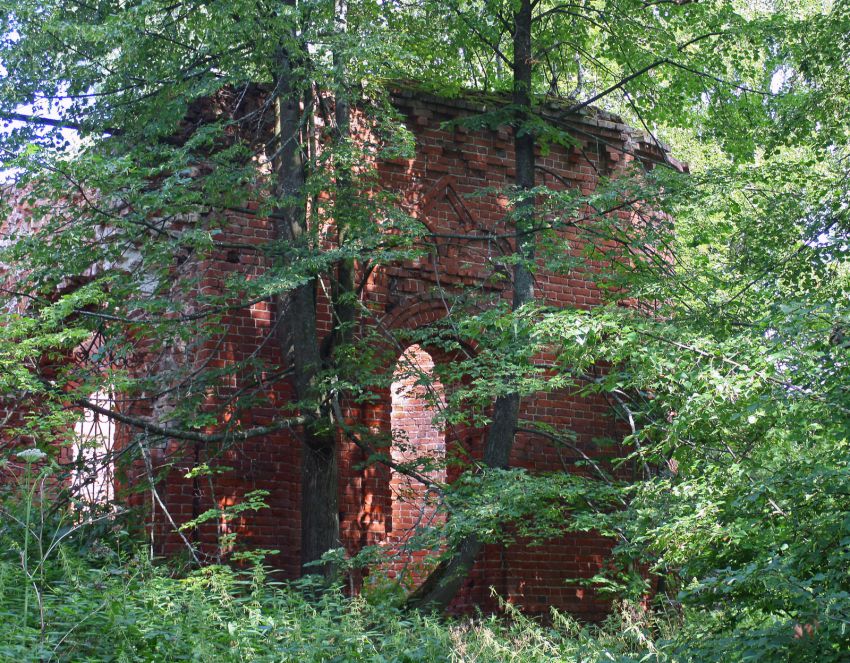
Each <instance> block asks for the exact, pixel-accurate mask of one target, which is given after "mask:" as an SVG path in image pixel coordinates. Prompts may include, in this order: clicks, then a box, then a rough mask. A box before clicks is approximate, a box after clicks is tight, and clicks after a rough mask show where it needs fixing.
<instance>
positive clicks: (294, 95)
mask: <svg viewBox="0 0 850 663" xmlns="http://www.w3.org/2000/svg"><path fill="white" fill-rule="evenodd" d="M285 4H287V5H290V6H294V5H295V0H285ZM290 37H292V38H294V37H295V35H294V32H293V34H292V35H290ZM279 57H280V59H279V63H278V64H279V67H278V80H277V85H276V90H277V98H276V99H275V115H276V118H275V119H276V126H275V130H276V137H277V144H276V146H275V147H276V152H277V156H276V158H275V163H274V168H275V175H276V180H277V194H278V196H279V197H280V200H281V201H282V202H281V207H280V208H279V209H278V210H277V213H276V214H275V215H273V218H274V220H275V234H276V236H277V238H278V239H282V240H284V241H285V242H286V243H287V244H288V245H289V247H291V248H296V247H304V246H306V245H307V244H308V242H309V233H308V227H307V210H306V203H305V189H304V154H303V135H302V119H303V118H302V111H301V107H300V102H301V90H299V89H294V88H293V85H292V75H291V73H292V69H293V64H294V63H293V53H291V52H288V51H287V50H285V49H282V51H281V53H280V56H279ZM277 304H278V314H279V315H282V316H284V319H283V321H282V322H283V325H284V327H285V329H286V336H287V337H288V340H287V341H284V342H283V343H282V345H283V346H284V347H282V351H283V353H284V354H286V353H288V351H289V343H290V342H291V344H292V350H293V351H292V357H293V372H294V382H295V396H296V398H297V399H298V401H299V403H301V407H302V409H304V410H305V412H304V413H303V414H304V415H305V416H306V417H307V423H306V424H305V425H304V429H303V431H302V436H303V444H302V461H301V467H302V471H301V565H302V571H303V572H306V573H316V572H322V573H324V574H325V575H326V576H331V575H332V574H333V573H334V569H333V568H331V565H325V566H324V567H323V568H321V569H317V568H316V567H310V566H305V565H307V564H310V563H311V562H315V561H316V560H318V559H319V558H321V556H322V555H323V554H324V553H325V552H327V551H328V550H331V549H333V548H336V547H337V546H338V545H339V516H338V509H339V507H338V466H337V453H336V444H335V435H334V429H333V426H332V425H331V421H330V418H329V416H328V415H327V413H326V412H324V411H323V408H322V406H321V402H322V399H321V394H320V393H319V389H318V384H317V378H318V374H319V371H320V369H321V365H322V361H321V354H320V350H319V338H318V324H317V322H318V321H317V317H316V281H315V279H312V280H310V281H308V282H307V283H305V284H303V285H300V286H298V287H297V288H296V289H295V290H294V291H293V292H291V293H289V294H288V295H285V296H281V297H278V302H277Z"/></svg>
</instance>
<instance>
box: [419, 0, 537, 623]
mask: <svg viewBox="0 0 850 663" xmlns="http://www.w3.org/2000/svg"><path fill="white" fill-rule="evenodd" d="M531 10H532V4H531V0H522V2H521V4H520V7H519V10H518V11H517V12H516V13H515V14H514V30H513V47H514V59H513V103H514V106H515V107H516V108H517V109H518V110H517V115H516V118H515V121H514V153H515V154H514V159H515V167H516V179H515V184H516V188H517V190H518V191H517V193H518V194H522V192H523V191H527V190H530V189H532V188H534V165H535V162H534V135H533V134H532V133H530V132H529V131H527V130H526V129H525V124H526V120H527V117H528V111H529V109H530V107H531V73H532V52H531V25H532V18H531ZM534 211H535V204H534V198H533V197H531V196H528V197H523V198H522V199H521V200H519V201H518V202H517V204H516V206H515V210H514V215H515V221H514V228H515V231H516V235H517V237H516V244H515V249H514V251H515V255H516V257H517V258H518V259H517V262H516V264H515V265H514V273H513V287H514V292H513V302H512V308H513V310H514V311H516V310H518V309H520V308H521V307H522V306H524V305H525V304H528V303H529V302H532V301H533V300H534V274H533V273H532V267H533V263H534V233H533V226H534ZM515 333H517V331H516V330H515ZM519 404H520V394H519V393H518V392H513V393H510V394H506V395H505V396H499V397H498V398H497V399H496V402H495V403H494V405H493V421H492V423H491V424H490V428H489V430H488V431H487V440H486V442H485V445H484V463H485V465H487V466H488V467H494V468H506V467H508V463H509V461H510V456H511V449H512V448H513V443H514V435H515V434H516V428H517V422H518V420H519ZM482 547H483V543H482V541H481V540H480V539H479V538H478V537H477V536H475V535H474V534H473V535H470V536H468V537H466V539H464V540H463V541H462V542H461V543H460V545H459V546H458V547H457V549H456V550H455V551H454V554H453V555H452V556H451V557H450V558H448V559H447V560H444V561H443V562H441V563H440V564H439V565H438V566H437V568H436V569H435V570H434V571H433V572H432V573H431V575H430V576H428V578H427V579H426V580H425V582H424V583H422V585H421V586H420V587H419V588H418V589H417V590H416V591H415V592H413V594H411V595H410V597H409V598H408V602H407V603H408V606H409V607H413V608H418V609H421V610H444V609H445V608H446V607H447V606H448V605H449V603H450V602H451V600H452V599H453V598H454V597H455V595H456V594H457V592H458V590H460V588H461V585H462V584H463V581H464V580H465V579H466V577H467V576H468V575H469V572H470V570H471V569H472V565H473V564H474V563H475V558H476V557H478V554H479V553H480V552H481V548H482Z"/></svg>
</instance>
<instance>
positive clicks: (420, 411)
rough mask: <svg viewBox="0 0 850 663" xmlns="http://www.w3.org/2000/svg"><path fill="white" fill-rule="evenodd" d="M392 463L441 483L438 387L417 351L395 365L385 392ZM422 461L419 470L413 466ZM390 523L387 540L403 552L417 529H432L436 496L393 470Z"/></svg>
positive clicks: (430, 362)
mask: <svg viewBox="0 0 850 663" xmlns="http://www.w3.org/2000/svg"><path fill="white" fill-rule="evenodd" d="M391 397H392V408H391V414H390V422H391V427H392V431H393V445H392V459H393V461H395V462H396V463H417V469H418V468H419V467H421V468H422V470H423V471H422V473H423V474H424V475H425V476H427V477H428V478H429V479H431V480H432V481H435V482H439V483H444V482H445V481H446V464H445V460H446V430H445V426H444V425H443V424H441V423H439V422H435V421H434V418H435V416H436V415H437V414H438V412H439V410H440V409H441V408H442V407H443V404H444V398H445V394H444V390H443V385H442V384H441V383H440V381H439V380H438V379H436V378H435V377H434V359H433V358H432V356H431V355H430V354H429V353H428V352H427V351H426V350H424V349H423V348H422V347H420V346H419V345H411V346H410V347H408V348H407V349H406V350H405V351H404V352H403V353H402V354H401V355H400V356H399V358H398V360H397V361H396V365H395V369H394V371H393V382H392V387H391ZM419 461H424V462H425V464H424V465H421V464H419ZM390 500H391V508H392V510H391V513H392V517H391V518H390V522H389V523H388V524H389V525H390V526H389V527H388V528H387V540H388V542H389V543H391V544H396V545H399V546H402V547H404V544H405V543H406V542H407V541H408V539H409V538H410V537H411V536H412V535H413V534H414V533H415V532H416V529H417V528H421V527H427V526H429V525H434V524H436V523H437V519H441V518H442V517H443V516H442V514H438V513H437V494H436V493H435V491H433V490H429V489H428V487H427V486H425V485H423V484H422V482H420V481H417V480H416V479H413V478H411V477H408V476H407V475H405V474H402V473H401V472H397V471H395V470H393V471H392V472H391V475H390Z"/></svg>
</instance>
